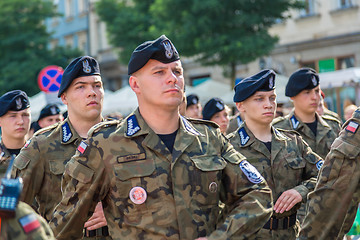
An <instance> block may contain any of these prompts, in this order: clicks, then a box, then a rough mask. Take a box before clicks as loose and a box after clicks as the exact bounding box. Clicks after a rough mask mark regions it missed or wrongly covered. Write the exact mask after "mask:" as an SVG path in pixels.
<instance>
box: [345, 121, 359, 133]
mask: <svg viewBox="0 0 360 240" xmlns="http://www.w3.org/2000/svg"><path fill="white" fill-rule="evenodd" d="M358 127H359V124H357V123H356V122H352V121H351V122H349V124H348V125H347V126H346V128H345V130H346V131H348V132H352V133H355V132H356V130H357V129H358Z"/></svg>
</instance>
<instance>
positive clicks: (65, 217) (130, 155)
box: [50, 35, 272, 240]
mask: <svg viewBox="0 0 360 240" xmlns="http://www.w3.org/2000/svg"><path fill="white" fill-rule="evenodd" d="M179 59H180V58H179V55H178V52H177V51H176V49H175V47H174V45H173V44H172V43H171V41H170V40H169V39H168V38H166V37H165V36H164V35H163V36H161V37H159V38H158V39H156V40H154V41H147V42H145V43H143V44H141V45H139V46H138V47H137V48H136V49H135V50H134V52H133V54H132V56H131V58H130V61H129V65H128V74H129V75H130V78H129V84H130V87H131V88H132V89H133V91H134V92H135V93H136V95H137V99H138V103H139V107H138V109H137V110H135V111H134V112H133V113H132V114H130V115H129V116H128V117H127V118H125V119H124V121H122V122H120V121H113V122H107V123H106V124H101V125H99V126H97V127H94V128H92V129H91V130H90V131H89V138H88V139H87V140H86V141H83V142H82V143H81V144H80V145H79V147H78V150H77V153H76V155H75V156H74V157H73V158H72V159H71V160H70V162H69V163H68V165H67V166H66V170H65V173H64V178H63V182H62V186H63V188H62V190H63V193H64V194H63V199H62V201H61V203H60V204H59V205H58V206H57V207H56V209H55V212H54V217H53V219H52V220H51V223H50V225H51V227H52V229H53V230H54V231H55V232H54V233H55V235H56V237H57V239H58V240H61V239H76V238H77V237H79V236H80V233H79V230H81V226H82V224H83V222H84V221H86V219H87V217H88V216H89V213H91V212H92V211H93V209H94V207H95V205H96V202H98V201H100V200H101V201H102V202H103V206H104V212H105V216H106V219H107V221H108V225H109V231H110V235H111V236H112V237H113V239H196V238H199V237H200V238H201V237H202V238H205V237H207V238H208V239H234V238H237V239H247V238H248V237H251V235H253V234H254V233H256V232H257V231H258V230H259V228H260V227H261V226H262V225H263V224H265V222H266V221H267V220H268V219H269V217H270V214H271V211H272V198H271V191H270V189H269V188H268V186H267V184H266V182H265V181H263V178H262V176H261V175H260V174H259V173H258V172H257V171H256V169H255V168H254V167H252V166H251V165H250V164H249V163H248V162H247V161H246V159H245V158H244V157H243V156H242V155H241V154H239V153H238V152H236V151H235V150H234V148H233V147H232V146H231V144H230V143H229V142H228V141H227V140H226V139H225V137H223V135H222V134H221V133H220V130H219V129H218V126H217V125H216V124H214V123H212V122H208V121H203V120H195V119H191V120H187V119H186V118H184V117H181V116H180V115H179V110H178V107H179V105H180V103H181V101H182V97H183V91H184V77H183V68H182V66H181V62H180V60H179ZM220 201H222V202H224V203H225V204H226V205H227V206H229V207H230V209H231V211H230V212H229V214H228V215H227V216H226V218H225V221H224V223H223V224H218V225H217V218H218V216H219V210H220V209H219V203H220Z"/></svg>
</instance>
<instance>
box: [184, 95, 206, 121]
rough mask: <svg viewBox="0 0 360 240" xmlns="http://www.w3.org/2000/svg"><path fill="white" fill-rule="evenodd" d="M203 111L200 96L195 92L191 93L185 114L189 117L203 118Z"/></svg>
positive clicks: (187, 100) (187, 99)
mask: <svg viewBox="0 0 360 240" xmlns="http://www.w3.org/2000/svg"><path fill="white" fill-rule="evenodd" d="M201 111H202V107H201V103H200V101H199V97H198V96H197V95H195V94H190V95H189V96H187V97H186V111H185V114H186V115H185V116H186V117H189V118H195V119H202V116H201Z"/></svg>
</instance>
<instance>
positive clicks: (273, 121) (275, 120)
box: [271, 117, 286, 125]
mask: <svg viewBox="0 0 360 240" xmlns="http://www.w3.org/2000/svg"><path fill="white" fill-rule="evenodd" d="M285 119H286V118H284V117H277V118H275V119H274V120H272V123H271V124H272V125H274V124H276V123H279V122H282V121H284V120H285Z"/></svg>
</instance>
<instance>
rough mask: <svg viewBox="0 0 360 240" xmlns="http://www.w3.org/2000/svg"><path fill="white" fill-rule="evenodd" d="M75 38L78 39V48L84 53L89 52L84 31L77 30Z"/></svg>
mask: <svg viewBox="0 0 360 240" xmlns="http://www.w3.org/2000/svg"><path fill="white" fill-rule="evenodd" d="M77 39H78V44H77V45H78V47H79V49H80V50H82V51H83V52H84V53H86V54H89V52H88V45H87V44H88V41H87V33H86V31H83V32H79V33H78V34H77Z"/></svg>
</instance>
